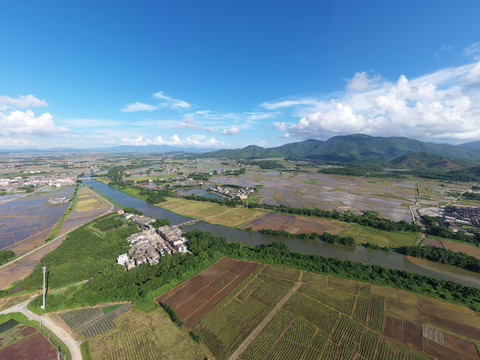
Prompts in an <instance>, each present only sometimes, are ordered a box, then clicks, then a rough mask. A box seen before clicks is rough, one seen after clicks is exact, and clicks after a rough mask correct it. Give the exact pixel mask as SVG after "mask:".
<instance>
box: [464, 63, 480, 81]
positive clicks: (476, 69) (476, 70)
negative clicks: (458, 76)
mask: <svg viewBox="0 0 480 360" xmlns="http://www.w3.org/2000/svg"><path fill="white" fill-rule="evenodd" d="M464 79H465V81H466V82H467V83H468V84H470V85H480V62H478V63H476V64H475V65H474V66H473V67H472V68H471V69H470V71H469V72H468V73H467V75H465V78H464Z"/></svg>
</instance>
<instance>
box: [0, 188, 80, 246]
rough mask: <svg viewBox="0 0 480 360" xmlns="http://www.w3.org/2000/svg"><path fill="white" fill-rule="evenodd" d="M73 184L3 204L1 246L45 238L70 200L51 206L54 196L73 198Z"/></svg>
mask: <svg viewBox="0 0 480 360" xmlns="http://www.w3.org/2000/svg"><path fill="white" fill-rule="evenodd" d="M72 194H73V187H69V188H61V189H48V190H47V191H42V192H37V193H35V194H32V195H30V196H27V197H22V198H19V199H15V200H12V201H9V202H6V203H3V204H1V205H0V249H4V248H6V247H9V246H11V245H13V244H15V243H18V242H21V241H24V240H27V239H28V240H29V241H30V240H32V241H37V240H39V239H40V238H43V239H45V238H46V237H47V236H48V233H49V232H50V231H51V229H52V228H53V227H54V226H55V224H56V223H57V221H58V220H59V219H60V217H61V216H62V214H63V213H64V212H65V210H66V209H67V208H68V206H69V203H68V202H67V203H65V204H61V205H55V206H49V205H48V204H47V201H48V199H50V198H52V197H63V196H66V197H67V198H70V197H71V196H72Z"/></svg>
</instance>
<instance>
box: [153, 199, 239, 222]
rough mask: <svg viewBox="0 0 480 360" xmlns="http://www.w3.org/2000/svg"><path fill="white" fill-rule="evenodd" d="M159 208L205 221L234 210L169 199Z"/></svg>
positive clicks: (203, 202) (199, 202)
mask: <svg viewBox="0 0 480 360" xmlns="http://www.w3.org/2000/svg"><path fill="white" fill-rule="evenodd" d="M158 206H159V207H162V208H164V209H167V210H169V211H171V212H174V213H176V214H179V215H184V216H188V217H191V218H193V219H203V218H205V217H209V216H214V215H218V214H221V213H223V212H225V211H227V210H230V209H232V208H231V207H228V206H224V205H219V204H215V203H211V202H208V201H195V200H186V199H180V198H168V199H167V201H165V202H163V203H160V204H158Z"/></svg>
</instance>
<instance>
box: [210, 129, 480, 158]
mask: <svg viewBox="0 0 480 360" xmlns="http://www.w3.org/2000/svg"><path fill="white" fill-rule="evenodd" d="M419 152H423V153H431V154H435V155H439V156H441V157H448V158H453V159H462V160H469V161H480V152H477V151H476V150H474V149H469V148H467V147H463V146H459V145H458V146H457V145H449V144H432V143H426V142H422V141H418V140H413V139H409V138H405V137H373V136H368V135H362V134H356V135H346V136H335V137H332V138H330V139H328V140H326V141H319V140H305V141H301V142H296V143H291V144H286V145H282V146H278V147H274V148H262V147H260V146H254V145H251V146H247V147H245V148H243V149H236V150H218V151H214V152H210V153H205V154H202V155H201V156H202V157H216V158H229V159H260V158H271V157H285V158H290V159H291V158H295V159H311V160H323V161H337V162H338V161H340V162H350V161H378V162H385V163H386V162H389V161H392V160H394V159H396V158H398V157H400V156H403V155H406V154H410V153H419Z"/></svg>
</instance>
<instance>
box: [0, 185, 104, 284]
mask: <svg viewBox="0 0 480 360" xmlns="http://www.w3.org/2000/svg"><path fill="white" fill-rule="evenodd" d="M109 209H110V204H109V203H107V202H106V201H104V200H103V199H102V198H100V197H99V196H98V195H97V194H95V193H94V192H93V191H92V190H90V189H87V188H84V187H80V188H79V189H78V192H77V202H76V204H75V207H74V208H73V210H72V212H71V213H70V215H69V216H68V218H67V219H66V220H65V222H64V223H63V225H62V227H61V228H60V230H59V231H58V233H57V236H62V235H64V234H65V233H67V232H69V231H71V230H73V229H74V228H76V227H77V226H80V225H83V224H85V223H87V222H89V221H91V220H93V219H95V218H97V217H99V216H101V215H102V214H104V213H106V212H107V211H108V210H109ZM48 233H49V231H48V232H46V234H47V235H45V236H44V237H43V238H41V237H40V238H39V241H37V242H35V244H38V245H41V244H43V243H44V241H45V238H46V236H48ZM61 240H62V239H60V240H58V241H51V242H49V243H48V245H46V246H45V247H43V248H41V249H39V250H37V251H35V252H34V253H32V254H30V255H28V256H26V257H25V258H23V259H20V260H18V261H17V262H15V263H14V264H12V265H10V266H8V267H6V268H3V269H1V270H0V289H6V288H8V286H10V284H12V283H14V282H16V281H19V280H21V279H23V278H24V277H25V276H27V275H28V274H29V273H30V272H31V271H32V270H33V268H34V267H35V266H36V265H37V264H38V263H39V262H40V260H41V259H42V257H43V256H45V255H46V254H48V253H49V252H50V251H52V250H54V249H55V248H56V247H57V246H59V245H60V244H61V243H62V241H61ZM14 245H15V246H16V248H15V249H13V247H10V248H12V249H13V250H16V251H18V252H26V251H29V250H31V249H32V248H33V244H32V242H31V241H30V240H28V241H23V242H21V243H19V244H14Z"/></svg>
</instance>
